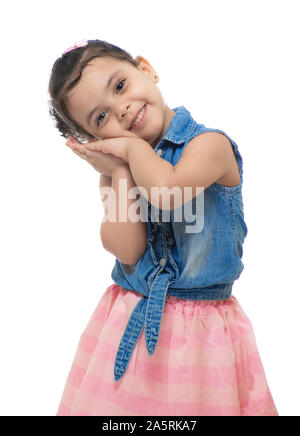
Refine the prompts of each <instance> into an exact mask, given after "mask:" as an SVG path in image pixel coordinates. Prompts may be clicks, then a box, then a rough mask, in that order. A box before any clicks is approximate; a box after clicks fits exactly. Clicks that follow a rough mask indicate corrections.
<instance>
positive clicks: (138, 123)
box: [129, 103, 148, 130]
mask: <svg viewBox="0 0 300 436" xmlns="http://www.w3.org/2000/svg"><path fill="white" fill-rule="evenodd" d="M147 109H148V107H147V103H146V104H145V106H144V107H143V109H142V110H141V112H140V113H139V116H138V118H137V120H136V122H135V123H134V124H133V125H132V126H131V127H130V129H129V130H136V129H139V128H140V127H141V126H142V125H143V123H144V121H145V116H146V113H147Z"/></svg>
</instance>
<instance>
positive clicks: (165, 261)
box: [159, 257, 167, 266]
mask: <svg viewBox="0 0 300 436" xmlns="http://www.w3.org/2000/svg"><path fill="white" fill-rule="evenodd" d="M159 263H160V264H161V266H165V264H166V263H167V259H166V258H165V257H162V258H161V259H160V261H159Z"/></svg>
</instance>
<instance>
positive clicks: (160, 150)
mask: <svg viewBox="0 0 300 436" xmlns="http://www.w3.org/2000/svg"><path fill="white" fill-rule="evenodd" d="M157 154H158V156H161V155H162V149H161V148H160V149H159V150H157Z"/></svg>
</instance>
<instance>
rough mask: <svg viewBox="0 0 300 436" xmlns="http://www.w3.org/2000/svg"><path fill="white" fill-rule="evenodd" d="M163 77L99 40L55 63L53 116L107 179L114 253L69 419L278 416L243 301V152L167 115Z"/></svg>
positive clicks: (107, 244) (80, 351) (75, 380)
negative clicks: (239, 290) (238, 294)
mask: <svg viewBox="0 0 300 436" xmlns="http://www.w3.org/2000/svg"><path fill="white" fill-rule="evenodd" d="M157 83H158V75H157V73H156V72H155V70H154V69H153V67H152V66H151V64H150V63H149V62H148V61H147V60H146V59H144V58H142V57H141V56H138V57H136V58H135V59H134V58H132V57H131V55H130V54H129V53H128V52H126V51H124V50H122V49H120V48H119V47H116V46H114V45H112V44H109V43H107V42H105V41H100V40H90V41H82V42H81V43H78V44H76V45H75V46H74V47H71V48H69V49H67V50H66V51H65V52H64V53H63V55H62V56H61V57H60V58H59V59H57V60H56V62H55V63H54V65H53V68H52V73H51V77H50V83H49V93H50V96H51V100H50V113H51V115H52V116H53V117H54V119H55V120H56V127H57V128H58V129H59V131H60V132H61V134H62V135H63V136H64V137H65V138H68V141H67V145H68V146H69V147H70V148H71V149H72V150H73V151H74V153H76V154H77V155H78V156H80V157H81V158H83V159H85V160H86V161H87V162H88V163H90V164H91V165H92V166H93V167H94V168H95V169H96V170H97V171H98V172H99V173H101V176H100V191H101V198H102V200H103V206H104V209H105V214H104V219H103V221H102V223H101V240H102V243H103V246H104V248H105V249H106V250H107V251H109V252H110V253H112V254H113V255H114V256H115V257H116V260H115V265H114V268H113V270H112V273H111V278H112V280H113V283H112V284H111V286H109V287H108V288H107V289H106V290H105V292H104V295H103V296H102V298H101V299H100V301H99V304H98V306H97V307H96V309H95V311H94V313H93V314H92V316H91V319H90V320H89V322H88V324H87V326H86V328H85V329H84V331H83V333H82V335H81V337H80V341H79V344H78V348H77V352H76V355H75V358H74V361H73V364H72V367H71V369H70V372H69V375H68V378H67V381H66V385H65V388H64V391H63V394H62V398H61V401H60V404H59V408H58V411H57V415H96V416H113V415H125V416H134V415H142V416H155V415H156V416H172V415H173V416H208V415H209V416H222V415H228V416H247V415H248V416H249V415H250V416H255V415H269V416H277V415H278V413H277V410H276V407H275V405H274V402H273V399H272V396H271V393H270V391H269V388H268V385H267V380H266V377H265V373H264V369H263V366H262V363H261V359H260V356H259V353H258V350H257V346H256V342H255V337H254V332H253V329H252V325H251V323H250V321H249V319H248V317H247V316H246V314H245V313H244V311H243V309H242V308H241V306H240V304H239V303H238V301H237V299H236V298H235V297H234V296H233V295H232V287H233V283H234V282H235V280H237V279H238V277H239V276H240V274H241V272H242V270H243V268H244V266H243V263H242V261H241V258H242V253H243V242H244V239H245V237H246V234H247V226H246V224H245V221H244V214H243V201H242V183H243V160H242V157H241V154H240V152H239V150H238V147H237V145H236V143H235V142H234V141H233V140H232V139H231V138H229V136H228V135H227V134H226V133H224V132H222V131H221V130H218V129H210V128H207V127H205V126H204V125H203V124H199V123H197V122H196V121H195V120H194V119H193V118H192V116H191V114H190V112H189V111H188V110H187V109H186V108H185V107H184V106H180V107H177V108H174V109H171V108H169V107H168V106H167V105H166V104H165V102H164V100H163V97H162V95H161V93H160V91H159V89H158V87H157ZM76 138H77V139H76ZM166 192H167V195H165V194H166ZM133 193H134V194H135V195H132V194H133ZM163 193H164V194H163ZM106 194H107V201H104V198H106ZM191 211H192V212H191ZM195 211H196V212H195ZM124 212H125V213H124ZM124 215H125V219H124ZM120 216H123V218H120ZM191 218H192V219H191ZM192 221H195V222H196V224H191V222H192Z"/></svg>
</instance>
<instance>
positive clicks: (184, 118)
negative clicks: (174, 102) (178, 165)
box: [154, 106, 195, 152]
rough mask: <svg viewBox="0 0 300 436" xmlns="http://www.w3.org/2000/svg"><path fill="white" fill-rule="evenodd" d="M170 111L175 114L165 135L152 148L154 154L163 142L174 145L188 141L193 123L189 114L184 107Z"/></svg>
mask: <svg viewBox="0 0 300 436" xmlns="http://www.w3.org/2000/svg"><path fill="white" fill-rule="evenodd" d="M172 110H173V111H174V112H175V114H174V115H173V118H172V119H171V122H170V124H169V127H168V129H167V131H166V133H165V135H164V136H163V138H162V139H161V140H160V142H159V143H158V144H157V145H156V147H155V148H154V151H155V152H156V151H157V150H158V148H159V147H160V146H161V145H162V144H163V143H164V142H165V141H171V142H174V143H175V144H182V143H184V142H185V141H186V140H187V139H188V137H189V132H190V130H191V128H192V127H193V125H194V123H195V121H194V119H193V118H192V117H191V114H190V112H189V111H188V110H187V109H186V108H185V107H184V106H179V107H176V108H174V109H172Z"/></svg>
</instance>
